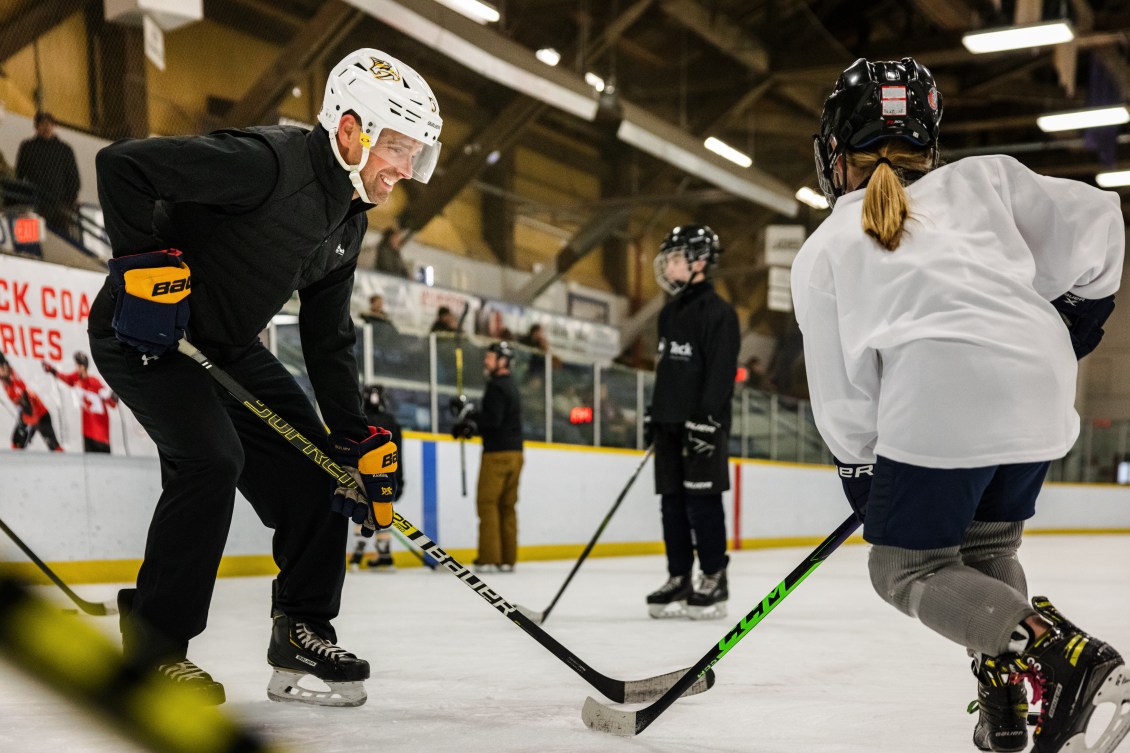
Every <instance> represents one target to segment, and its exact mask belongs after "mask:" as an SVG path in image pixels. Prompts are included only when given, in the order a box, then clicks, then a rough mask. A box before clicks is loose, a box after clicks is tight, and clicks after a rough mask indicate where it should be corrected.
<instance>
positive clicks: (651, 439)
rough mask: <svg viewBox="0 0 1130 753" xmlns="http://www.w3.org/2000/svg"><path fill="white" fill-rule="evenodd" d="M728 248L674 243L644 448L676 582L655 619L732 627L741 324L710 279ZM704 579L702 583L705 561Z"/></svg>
mask: <svg viewBox="0 0 1130 753" xmlns="http://www.w3.org/2000/svg"><path fill="white" fill-rule="evenodd" d="M721 253H722V247H721V245H720V244H719V242H718V235H717V234H716V233H715V232H714V231H713V230H711V229H710V228H709V227H707V226H706V225H683V226H680V227H676V228H674V229H673V230H671V232H670V233H668V234H667V237H666V238H664V239H663V242H662V243H661V244H660V245H659V253H658V254H657V255H656V257H655V279H656V281H657V282H658V283H659V285H660V287H662V288H663V289H664V290H665V291H667V292H668V293H670V294H671V299H670V300H669V301H668V302H667V303H666V305H665V306H664V307H663V310H662V311H660V312H659V360H658V363H657V364H656V367H655V391H654V392H653V393H652V398H651V406H650V407H649V408H648V410H647V413H646V415H645V417H644V443H645V444H648V445H651V444H654V445H655V491H656V493H657V494H659V495H661V502H660V508H661V511H662V515H663V542H664V544H665V545H666V549H667V575H668V578H667V582H666V583H664V584H663V585H662V586H661V587H660V588H659V589H658V590H656V591H654V592H652V593H651V594H649V595H648V597H647V604H648V613H649V614H650V615H651V616H652V617H668V616H673V617H675V616H682V615H684V614H685V615H686V616H688V617H690V618H691V619H713V618H718V617H724V616H725V614H726V601H727V600H728V599H729V585H728V582H727V580H726V566H727V564H728V563H729V560H730V558H729V557H728V556H726V517H725V514H724V512H723V510H722V492H724V491H726V490H727V489H729V488H730V468H729V449H728V448H729V436H730V420H731V416H730V413H731V408H730V401H731V398H732V397H733V395H734V379H735V378H736V376H737V369H738V348H739V345H740V343H739V335H738V316H737V314H736V313H735V312H734V307H733V306H731V305H730V304H729V303H727V302H726V301H724V300H722V298H721V297H719V295H718V293H716V292H715V291H714V285H713V284H711V282H710V279H709V276H710V272H711V270H712V269H713V268H714V266H715V264H717V262H718V256H719V254H721ZM696 550H697V552H698V564H699V569H700V571H701V576H700V578H699V580H698V582H697V583H692V580H691V574H692V570H693V568H694V557H695V551H696Z"/></svg>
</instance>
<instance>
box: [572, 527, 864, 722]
mask: <svg viewBox="0 0 1130 753" xmlns="http://www.w3.org/2000/svg"><path fill="white" fill-rule="evenodd" d="M857 528H859V520H858V519H857V518H856V517H855V515H854V514H853V515H852V516H851V517H849V518H848V519H847V520H845V521H844V522H843V523H841V524H840V527H839V528H837V529H836V530H835V531H834V532H833V533H832V534H831V535H830V536H828V538H826V539H824V541H823V542H821V543H820V546H818V547H816V549H815V550H813V552H812V553H811V554H810V555H808V557H807V558H806V559H805V560H804V562H802V563H800V564H799V565H798V566H797V567H796V568H795V569H794V570H793V571H792V572H791V573H789V574H788V575H787V576H786V577H785V579H784V580H783V581H781V582H780V583H779V584H777V587H776V588H774V589H773V590H772V591H770V592H769V593H768V594H767V595H766V596H765V598H764V599H762V600H761V601H760V602H759V603H758V604H757V605H756V606H755V607H754V608H753V609H751V610H750V611H749V613H748V614H747V615H746V616H745V617H743V618H742V619H741V622H739V623H738V624H737V625H735V626H734V627H733V628H732V629H731V630H730V632H728V633H726V635H725V636H723V638H722V640H720V641H718V644H717V645H716V646H714V647H712V648H711V649H710V650H709V651H707V652H706V654H705V655H704V656H703V657H702V658H701V659H699V660H698V662H696V663H695V665H694V666H693V667H691V668H690V669H689V670H687V672H686V674H684V675H683V676H682V677H681V678H679V680H678V681H677V682H676V683H675V684H674V685H672V686H671V689H670V690H668V691H667V692H665V693H664V694H663V695H662V696H661V697H660V698H659V699H658V700H657V701H655V702H654V703H652V704H651V705H650V706H648V707H646V708H643V709H640V710H639V711H622V710H620V709H613V708H609V707H608V706H605V705H604V704H602V703H600V702H599V701H597V700H596V699H594V698H592V697H591V696H590V697H589V698H588V699H587V700H585V705H584V708H583V709H581V719H582V720H584V722H585V724H586V725H587V726H588V727H590V728H592V729H595V730H599V731H601V732H607V733H608V734H610V735H619V736H621V737H632V736H633V735H638V734H639V733H641V732H643V731H644V730H645V729H647V728H648V725H650V724H651V723H652V722H654V721H655V720H656V719H657V718H658V717H659V715H660V714H662V713H663V712H664V711H666V710H667V708H668V707H670V706H671V704H673V703H674V702H675V701H676V700H678V699H679V696H681V695H682V694H683V691H684V690H686V689H687V688H688V687H690V686H691V685H693V684H694V683H695V682H697V681H698V678H699V677H701V676H703V675H704V674H705V673H706V672H709V671H711V667H713V666H714V665H715V664H717V663H718V662H719V661H721V659H722V657H724V656H725V655H726V654H727V653H728V652H729V651H730V649H732V648H733V647H734V646H736V645H737V644H738V641H740V640H741V639H742V638H744V637H745V636H746V634H747V633H749V631H750V630H753V629H754V628H755V627H757V625H758V623H760V622H761V621H762V620H763V619H765V616H766V615H768V614H769V613H770V612H772V611H773V609H774V608H776V606H777V605H778V604H780V603H781V602H782V601H784V599H785V597H786V596H788V595H789V594H790V593H792V592H793V590H794V589H795V588H796V587H797V586H799V585H800V584H801V582H803V581H804V579H805V578H807V577H808V576H809V575H811V574H812V572H813V571H814V570H815V569H816V568H818V567H819V566H820V565H821V563H823V562H824V560H826V559H828V557H829V555H831V554H832V552H834V551H836V549H837V548H838V547H839V546H840V544H842V543H844V541H846V540H847V538H848V537H849V536H851V535H852V533H854V532H855V529H857Z"/></svg>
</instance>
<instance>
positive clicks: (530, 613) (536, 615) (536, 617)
mask: <svg viewBox="0 0 1130 753" xmlns="http://www.w3.org/2000/svg"><path fill="white" fill-rule="evenodd" d="M651 453H652V447H651V446H650V445H648V448H647V452H645V453H644V456H643V460H641V461H640V464H639V466H637V467H636V472H635V473H633V474H632V477H631V478H630V479H628V483H627V485H626V486H625V487H624V489H623V491H621V492H620V496H619V497H617V498H616V501H615V502H614V503H612V509H611V510H609V511H608V514H607V515H605V516H604V520H602V521H600V525H599V526H597V529H596V533H594V534H593V535H592V539H591V540H590V541H589V543H588V546H586V547H585V550H584V551H583V552H581V557H580V559H578V560H577V564H575V565H573V569H572V570H571V571H570V572H569V576H568V577H567V578H565V582H564V583H562V584H561V588H560V589H559V590H558V591H557V595H556V596H554V597H553V601H551V602H549V606H548V607H546V608H545V611H544V612H535V611H534V610H532V609H527V608H526V607H524V606H522V605H521V604H519V605H518V609H520V610H522V614H524V615H526V616H527V617H529V618H530V619H531V620H533V621H534V622H536V623H538V624H539V625H541V624H543V623H544V622H545V621H546V620H548V619H549V613H550V612H552V611H553V607H554V606H555V605H556V604H557V600H558V599H560V598H561V594H563V593H565V588H566V587H567V586H568V585H569V582H570V581H571V580H573V576H574V575H576V574H577V571H578V570H580V569H581V563H583V562H584V561H585V558H586V557H588V556H589V552H591V551H592V548H593V547H594V546H596V542H597V539H599V538H600V534H602V533H604V528H605V526H607V525H608V521H610V520H612V516H613V515H615V514H616V510H617V508H619V507H620V503H621V502H623V501H624V497H626V496H628V490H629V489H631V488H632V484H634V483H636V476H639V475H640V471H642V470H643V467H644V466H645V465H647V459H648V458H650V457H651Z"/></svg>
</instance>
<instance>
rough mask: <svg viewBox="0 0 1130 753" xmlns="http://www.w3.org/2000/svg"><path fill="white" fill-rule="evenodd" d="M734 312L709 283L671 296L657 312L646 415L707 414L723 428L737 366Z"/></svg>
mask: <svg viewBox="0 0 1130 753" xmlns="http://www.w3.org/2000/svg"><path fill="white" fill-rule="evenodd" d="M739 340H740V338H739V333H738V316H737V314H736V313H735V312H734V307H733V306H731V305H730V304H729V303H727V302H726V301H724V300H722V299H721V298H720V297H719V296H718V294H717V293H716V292H715V291H714V286H713V285H711V284H710V282H699V283H696V284H694V285H691V286H689V287H687V288H686V289H685V290H683V291H682V292H681V293H679V294H678V295H676V296H675V297H674V298H672V299H671V300H670V301H668V302H667V305H665V306H664V307H663V310H662V311H661V312H660V313H659V354H658V361H657V362H656V366H655V392H654V394H653V395H652V398H651V420H652V421H654V422H656V423H672V424H673V423H678V424H681V423H682V422H683V421H686V420H687V419H688V418H695V419H704V418H706V417H707V416H711V417H713V418H714V420H715V421H717V422H718V423H720V424H721V425H722V427H723V428H724V429H726V430H727V431H728V430H729V428H730V400H731V399H732V398H733V395H734V379H735V377H736V375H737V368H738V347H739Z"/></svg>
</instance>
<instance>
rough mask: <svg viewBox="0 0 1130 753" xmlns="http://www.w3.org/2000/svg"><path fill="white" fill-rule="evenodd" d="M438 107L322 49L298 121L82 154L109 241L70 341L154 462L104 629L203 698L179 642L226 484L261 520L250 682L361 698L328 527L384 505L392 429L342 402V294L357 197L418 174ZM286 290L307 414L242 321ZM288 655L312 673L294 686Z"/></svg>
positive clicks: (220, 542)
mask: <svg viewBox="0 0 1130 753" xmlns="http://www.w3.org/2000/svg"><path fill="white" fill-rule="evenodd" d="M441 125H442V123H441V119H440V116H439V112H438V106H437V104H436V101H435V99H434V97H433V95H432V91H431V89H430V88H429V86H428V84H427V82H425V81H424V79H423V78H421V77H420V75H419V74H417V73H416V71H414V70H413V69H412V68H411V67H409V66H407V65H405V64H404V63H402V62H401V61H399V60H397V59H396V58H393V57H391V56H389V55H386V54H385V53H383V52H381V51H379V50H374V49H361V50H357V51H355V52H352V53H350V54H349V55H347V56H346V57H345V58H344V59H343V60H341V61H340V62H339V63H337V64H336V65H334V66H333V67H332V68H331V69H330V74H329V79H328V81H327V83H326V89H325V94H324V96H323V100H322V108H321V111H320V112H319V114H318V125H316V126H315V127H314V129H313V130H312V131H305V130H302V129H300V128H295V127H291V126H267V127H261V128H249V129H242V130H223V131H217V132H215V133H212V134H209V135H207V136H189V137H178V138H154V139H143V140H136V141H120V142H118V143H116V144H113V145H111V146H109V147H106V148H105V149H103V150H102V151H101V152H99V154H98V160H97V167H98V189H99V195H100V197H101V200H102V208H103V210H104V212H105V216H106V229H107V232H108V233H109V236H110V241H111V244H112V247H113V252H114V258H113V259H111V261H110V264H109V266H110V275H109V278H108V279H107V281H106V284H105V285H104V286H103V288H102V290H101V292H99V294H98V296H97V298H96V300H95V302H94V304H93V307H92V310H91V313H90V343H91V352H92V353H93V355H94V360H95V362H96V363H97V364H98V367H99V370H100V371H101V373H102V375H103V377H104V378H105V379H106V381H107V382H108V383H109V384H110V386H111V387H113V389H114V391H115V392H116V393H117V394H118V396H119V397H120V398H121V400H122V401H123V402H124V403H125V404H126V405H128V406H129V407H130V409H131V410H132V411H133V412H134V415H135V416H136V417H137V419H138V421H140V422H141V424H142V426H144V427H145V429H146V431H148V432H149V435H150V436H151V437H152V438H153V440H154V442H156V444H157V447H158V451H159V453H160V457H161V465H162V471H163V491H162V493H161V497H160V499H159V500H158V502H157V509H156V511H155V513H154V517H153V523H152V525H151V527H150V530H149V539H148V542H147V545H146V552H145V560H144V562H143V563H142V566H141V571H140V572H139V574H138V581H137V588H136V590H127V591H124V592H123V593H122V594H121V595H120V599H119V601H120V604H121V607H122V609H121V612H122V615H123V628H124V634H123V638H124V647H125V652H126V655H127V657H128V658H129V659H130V660H131V661H133V662H134V663H137V664H140V665H142V666H148V667H152V668H155V669H157V670H158V671H160V672H161V673H162V674H164V675H165V676H166V677H168V678H169V679H170V680H172V681H175V682H178V683H181V684H182V685H184V686H185V687H186V688H191V689H194V690H196V691H197V692H198V694H199V695H200V696H201V697H203V698H206V699H207V700H210V701H212V702H222V701H223V699H224V690H223V686H222V685H220V683H218V682H216V681H215V680H213V679H212V677H211V676H210V675H208V673H206V672H205V671H203V670H202V669H200V668H199V667H198V666H196V665H195V664H194V663H193V662H191V661H190V660H188V658H187V651H188V643H189V641H190V640H191V639H192V638H194V637H195V636H197V635H199V634H200V633H201V632H202V631H203V630H204V626H205V623H206V620H207V615H208V606H209V603H210V601H211V598H212V590H213V587H214V585H215V579H216V569H217V567H218V566H219V564H220V558H221V555H222V554H223V549H224V543H225V541H226V539H227V532H228V526H229V523H230V521H231V515H232V506H233V503H234V498H235V490H236V488H237V486H238V488H239V490H240V492H242V494H243V496H245V497H246V498H247V499H248V500H249V501H250V502H251V504H252V506H253V507H254V508H255V511H256V513H257V514H258V515H259V517H260V519H262V521H263V523H264V524H265V525H267V526H268V527H270V528H272V529H274V532H275V533H274V544H273V553H274V557H275V563H276V564H277V565H278V567H279V575H278V577H277V578H276V579H275V584H274V589H273V598H272V602H273V603H272V606H271V615H272V618H273V620H272V621H273V627H272V631H271V636H270V640H269V643H268V649H267V661H268V664H269V665H270V666H271V667H272V668H273V669H274V674H273V675H272V677H271V680H270V682H269V684H268V687H267V695H268V697H270V698H271V699H272V700H275V701H298V702H303V703H313V704H318V705H332V706H355V705H359V704H361V703H364V701H365V699H366V694H365V688H364V680H365V679H367V678H368V677H369V663H368V662H366V661H364V660H362V659H360V658H358V657H357V656H355V655H354V654H352V653H350V652H348V651H346V650H345V649H343V648H341V647H340V646H338V645H336V641H337V634H336V631H335V630H334V628H333V625H332V622H331V621H332V620H333V619H334V617H336V616H337V613H338V610H339V607H340V604H341V587H342V583H343V581H344V577H345V558H344V557H343V556H342V552H343V551H344V549H345V547H346V540H347V537H348V528H347V525H346V523H347V521H346V520H345V519H344V518H342V517H341V515H337V514H334V513H337V512H340V513H341V514H342V515H345V516H348V517H350V518H352V519H353V521H354V522H356V523H362V522H365V523H366V524H367V525H368V526H371V527H385V526H388V525H390V524H391V521H392V500H393V497H394V496H395V481H394V479H392V478H391V477H389V476H388V473H390V472H393V471H395V469H396V448H395V445H394V444H392V443H391V442H390V441H389V439H390V436H389V433H388V432H387V431H383V430H380V429H375V428H374V427H372V426H370V425H369V423H368V421H367V420H366V419H365V414H364V411H363V410H362V407H361V396H360V392H359V391H358V388H357V364H356V362H355V359H354V355H353V354H354V347H355V344H356V337H355V332H354V326H353V321H352V319H351V318H350V305H349V304H350V298H351V294H352V290H353V274H354V271H355V270H356V266H357V255H358V250H359V248H360V244H361V239H362V237H363V236H364V234H365V228H366V220H365V213H366V211H368V210H369V209H370V208H372V207H373V206H374V205H378V204H383V203H384V202H385V201H387V199H388V197H389V195H390V193H391V192H392V190H393V187H394V186H395V185H396V183H398V182H399V181H401V180H405V179H409V178H415V179H418V180H421V181H427V180H428V178H429V177H430V176H431V173H432V170H433V168H434V167H435V163H436V159H437V158H438V150H439V144H438V138H439V132H440V127H441ZM217 176H222V178H223V179H222V180H219V179H217ZM190 269H191V275H192V276H191V278H190V276H189V270H190ZM296 291H297V293H298V295H299V298H300V299H301V304H302V305H301V310H300V313H299V315H298V317H299V332H300V335H301V339H302V352H303V357H304V359H305V362H306V368H307V372H308V373H309V376H310V382H311V384H312V385H313V389H314V392H315V394H316V397H317V401H318V407H319V408H320V409H321V417H319V416H318V414H317V413H315V412H314V408H313V406H312V405H311V404H310V401H309V400H307V398H306V396H305V394H304V393H303V392H302V389H301V388H300V387H299V385H298V384H297V383H296V382H295V380H294V378H293V377H292V376H291V375H290V373H289V372H288V371H287V370H286V368H285V367H284V366H283V365H282V364H281V363H280V362H279V361H278V359H276V358H275V357H274V356H273V355H271V353H270V352H269V351H268V350H267V349H266V348H265V347H263V345H262V344H261V343H260V341H259V333H260V332H261V331H262V330H263V329H264V328H266V326H267V324H268V323H269V322H270V320H271V317H273V316H274V315H275V314H276V313H277V312H278V311H279V310H280V309H281V308H282V306H283V305H284V304H285V303H286V302H287V301H288V300H289V299H290V297H291V295H292V294H293V293H294V292H296ZM190 305H191V309H192V318H191V319H189V317H188V314H189V307H190ZM186 332H187V334H188V335H189V339H190V340H191V341H192V342H193V343H194V344H195V345H196V346H197V347H199V348H200V350H201V351H203V352H204V353H205V354H206V355H207V356H208V358H209V359H210V360H212V361H213V362H214V363H216V364H217V365H218V366H220V367H221V368H223V369H225V370H226V371H227V372H228V373H230V374H231V376H232V377H233V378H234V379H235V380H236V381H238V382H239V383H240V384H241V385H243V386H244V387H245V388H246V389H247V390H248V391H249V392H251V393H252V394H254V395H255V396H256V398H258V399H260V400H262V401H263V403H264V404H265V405H268V406H270V408H271V409H272V410H275V411H277V412H278V414H279V415H280V416H283V417H284V418H285V419H286V421H287V422H288V423H290V424H291V425H293V426H294V427H295V428H296V429H298V430H299V431H300V432H302V434H303V435H305V436H306V437H307V438H308V439H310V440H311V441H313V442H314V443H315V444H317V445H318V447H319V448H320V449H322V450H323V451H324V452H325V453H327V454H328V455H330V457H332V458H334V459H335V460H336V461H337V463H338V464H339V465H341V466H342V467H343V468H345V469H346V470H347V471H348V472H349V473H350V474H351V475H352V476H353V477H354V479H355V480H356V482H357V486H356V487H354V488H345V487H337V488H336V489H335V486H336V485H335V483H334V481H333V479H332V478H331V477H330V476H329V475H328V474H326V473H324V472H323V471H322V469H321V468H319V467H318V466H317V465H316V464H314V463H311V462H309V461H308V460H307V459H305V458H302V457H300V456H299V455H298V453H296V451H295V449H294V448H293V447H288V446H287V443H286V442H285V441H284V440H282V439H281V438H280V437H279V436H278V435H277V433H276V432H275V430H274V429H272V428H271V427H270V426H267V425H266V424H265V423H264V422H262V421H261V420H260V419H259V418H258V417H257V416H255V415H253V414H251V413H250V412H249V411H248V410H247V409H246V408H245V407H244V406H242V405H240V404H239V403H237V402H236V401H235V400H233V399H231V398H230V397H229V396H228V395H227V394H226V393H224V391H223V390H222V389H220V388H219V387H218V386H217V385H216V384H215V382H214V380H213V379H212V378H211V377H210V376H209V375H208V374H207V373H206V372H205V370H204V369H202V368H200V366H199V365H198V364H196V363H193V362H192V360H190V359H188V358H186V357H184V356H182V355H180V354H179V353H177V352H176V343H177V341H178V340H179V339H180V337H181V336H182V335H183V334H185V333H186ZM322 419H324V420H325V424H324V425H323V423H322ZM325 426H328V427H329V429H330V432H331V433H330V435H329V436H327V435H326V432H325V428H324V427H325ZM358 488H359V489H361V490H364V497H362V495H361V494H360V493H359V492H358ZM331 498H332V500H331ZM331 508H332V509H331ZM306 674H311V675H314V676H315V677H317V678H318V679H319V680H321V681H322V682H323V683H324V684H325V685H327V686H329V690H327V691H309V692H306V691H299V690H296V688H297V687H298V683H299V681H300V680H301V679H302V678H303V676H304V675H306Z"/></svg>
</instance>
